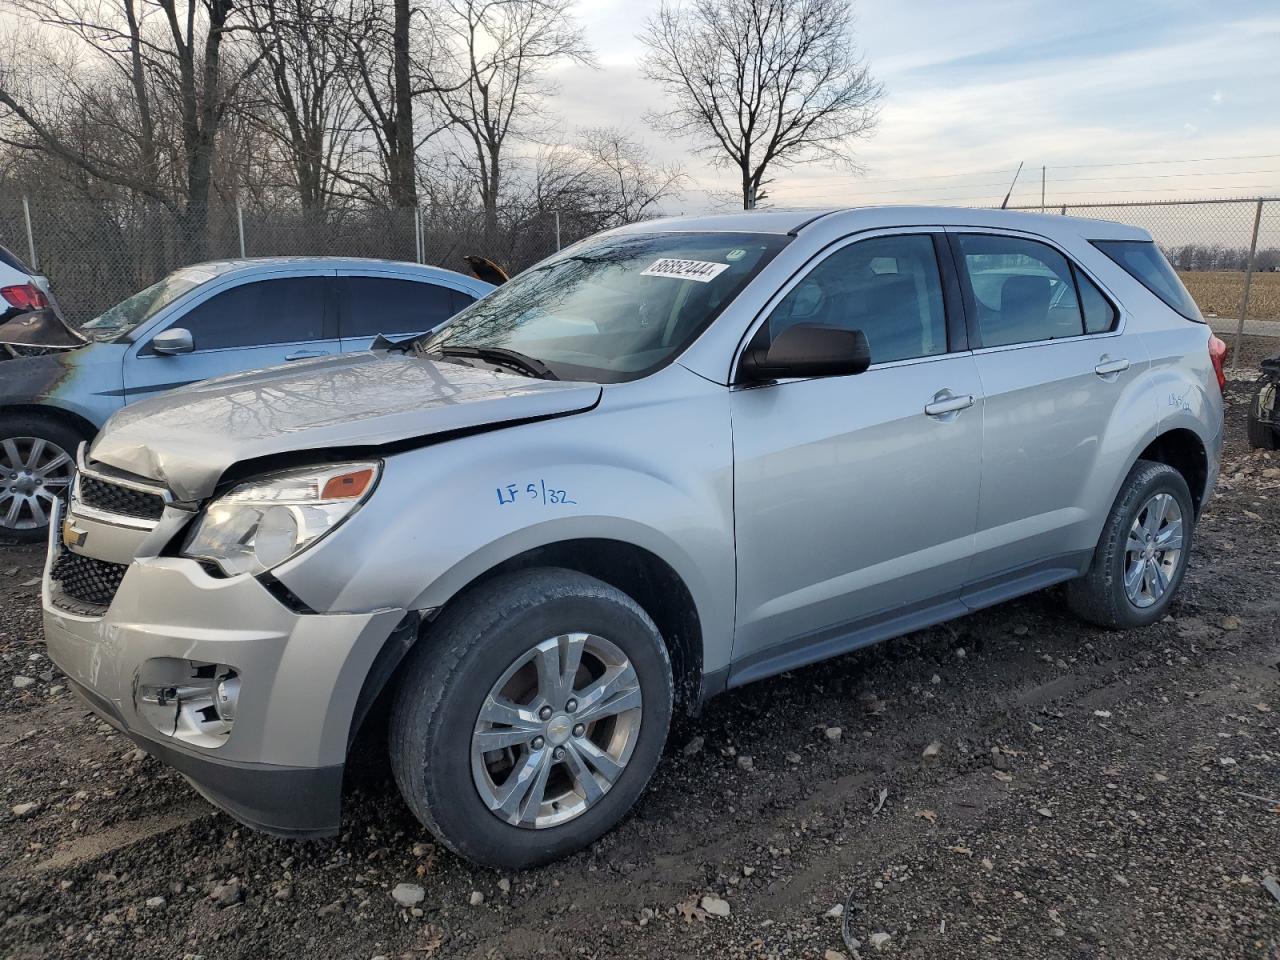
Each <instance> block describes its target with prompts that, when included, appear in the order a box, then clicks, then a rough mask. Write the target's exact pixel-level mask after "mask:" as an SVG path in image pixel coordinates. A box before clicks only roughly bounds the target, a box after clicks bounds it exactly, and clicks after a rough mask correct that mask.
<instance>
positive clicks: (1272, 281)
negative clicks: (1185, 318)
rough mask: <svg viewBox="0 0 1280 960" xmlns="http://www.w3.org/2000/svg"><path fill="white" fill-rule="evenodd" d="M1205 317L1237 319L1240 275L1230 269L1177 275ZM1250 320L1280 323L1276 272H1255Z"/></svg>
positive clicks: (1279, 287) (1241, 289)
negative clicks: (1278, 321) (1214, 315)
mask: <svg viewBox="0 0 1280 960" xmlns="http://www.w3.org/2000/svg"><path fill="white" fill-rule="evenodd" d="M1178 276H1180V277H1182V282H1183V283H1184V284H1186V287H1187V290H1189V291H1190V292H1191V296H1193V297H1195V300H1196V303H1197V304H1199V306H1200V312H1201V313H1203V314H1204V315H1205V316H1208V315H1209V314H1211V313H1212V314H1216V315H1217V316H1219V317H1239V316H1240V297H1241V295H1242V294H1243V293H1244V273H1243V272H1237V271H1234V270H1188V271H1186V272H1179V274H1178ZM1249 319H1250V320H1280V273H1255V274H1254V275H1253V285H1252V286H1251V287H1250V289H1249Z"/></svg>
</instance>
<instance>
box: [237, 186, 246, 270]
mask: <svg viewBox="0 0 1280 960" xmlns="http://www.w3.org/2000/svg"><path fill="white" fill-rule="evenodd" d="M236 226H237V227H238V228H239V230H240V259H242V260H243V259H244V258H245V256H246V254H245V252H244V207H242V206H240V201H239V200H237V201H236Z"/></svg>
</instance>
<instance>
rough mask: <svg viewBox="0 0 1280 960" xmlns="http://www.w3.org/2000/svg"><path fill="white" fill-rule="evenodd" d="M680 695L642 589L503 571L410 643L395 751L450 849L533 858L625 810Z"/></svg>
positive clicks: (558, 853) (582, 839) (431, 824)
mask: <svg viewBox="0 0 1280 960" xmlns="http://www.w3.org/2000/svg"><path fill="white" fill-rule="evenodd" d="M672 700H673V687H672V676H671V664H670V661H669V659H668V656H667V650H666V646H665V644H664V643H663V641H662V637H661V636H660V635H659V633H658V630H657V628H656V627H655V626H654V624H653V621H652V620H651V619H650V618H649V616H648V615H647V614H646V613H645V612H644V610H643V609H641V608H640V606H639V605H638V604H637V603H636V602H635V601H634V600H632V599H631V598H630V597H628V596H627V595H626V594H624V593H622V592H621V591H620V590H617V589H615V588H613V587H611V586H609V585H608V584H605V583H603V582H601V581H599V580H596V579H595V578H593V577H589V576H586V575H584V574H581V573H577V572H574V571H570V570H561V569H549V568H548V569H537V570H525V571H520V572H516V573H512V574H507V575H503V576H500V577H496V578H495V579H493V580H491V581H489V582H488V583H486V584H482V585H481V586H480V587H478V588H476V589H474V590H472V591H471V592H470V593H469V594H467V595H465V596H463V597H461V598H459V599H458V600H457V601H455V602H454V603H453V604H451V605H450V607H449V608H447V609H446V610H445V612H444V613H443V614H442V615H441V617H440V619H439V620H438V621H437V622H436V623H435V624H433V625H432V626H431V628H430V631H429V633H428V634H427V635H426V636H424V637H423V639H422V640H421V641H420V642H419V644H418V645H417V647H416V648H415V649H414V651H413V652H412V653H411V654H410V660H409V663H408V665H407V668H406V670H405V671H404V673H403V676H402V679H401V681H400V686H399V688H398V690H397V693H396V698H395V703H394V706H393V708H392V717H391V735H390V747H391V766H392V770H393V772H394V774H395V779H396V783H397V784H398V785H399V787H400V792H401V793H402V794H403V795H404V798H405V801H406V802H407V803H408V805H409V807H410V808H411V809H412V810H413V812H414V814H416V815H417V817H418V819H419V820H421V821H422V823H423V824H424V825H425V826H426V827H427V828H428V829H429V830H430V831H431V832H432V833H433V834H435V836H436V837H438V838H439V839H440V840H441V841H442V842H443V843H444V844H445V846H447V847H449V849H451V850H453V851H454V852H455V853H458V854H460V855H461V856H464V857H467V858H468V859H471V860H474V861H476V862H478V863H482V864H485V865H487V866H491V867H498V868H517V869H518V868H524V867H532V866H537V865H539V864H543V863H547V862H550V861H552V860H555V859H558V858H560V857H563V856H565V855H567V854H569V853H572V852H573V851H575V850H578V849H580V848H582V847H584V846H586V845H587V844H589V843H591V842H592V841H593V840H595V839H596V838H597V837H599V836H600V835H601V834H603V833H604V832H605V831H607V830H609V829H610V828H611V827H613V826H614V825H615V824H616V823H617V822H618V821H619V820H621V819H622V817H623V816H624V815H625V814H626V813H627V811H628V810H629V809H630V808H631V806H632V805H633V804H634V803H635V801H636V799H637V798H638V797H639V796H640V794H641V793H642V792H643V791H644V788H645V785H646V784H647V783H648V781H649V777H650V776H651V775H652V773H653V771H654V769H655V768H656V767H657V764H658V759H659V757H660V756H661V754H662V747H663V744H664V743H665V742H666V737H667V728H668V726H669V724H670V721H671V709H672Z"/></svg>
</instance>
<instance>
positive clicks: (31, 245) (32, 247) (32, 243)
mask: <svg viewBox="0 0 1280 960" xmlns="http://www.w3.org/2000/svg"><path fill="white" fill-rule="evenodd" d="M22 215H23V217H25V218H26V221H27V253H29V254H30V255H31V269H32V270H35V271H39V269H40V261H39V260H38V259H37V258H36V235H35V232H34V231H32V229H31V204H30V203H28V202H27V195H26V194H25V193H24V194H23V195H22Z"/></svg>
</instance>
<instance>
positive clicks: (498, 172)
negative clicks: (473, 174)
mask: <svg viewBox="0 0 1280 960" xmlns="http://www.w3.org/2000/svg"><path fill="white" fill-rule="evenodd" d="M501 176H502V167H501V164H500V161H499V159H498V149H497V148H496V147H493V146H490V148H489V169H488V172H487V175H486V176H485V178H484V179H485V183H483V184H482V190H481V198H480V199H481V200H482V202H483V203H484V242H485V248H486V249H485V255H486V256H488V257H490V258H492V257H494V256H495V255H496V253H497V248H498V241H499V238H498V188H499V186H500V183H499V178H500V177H501Z"/></svg>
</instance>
